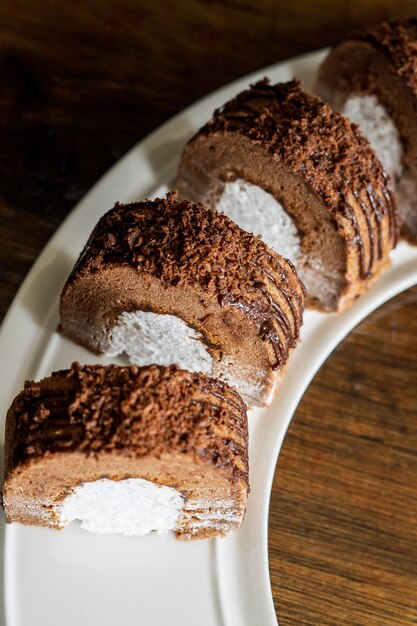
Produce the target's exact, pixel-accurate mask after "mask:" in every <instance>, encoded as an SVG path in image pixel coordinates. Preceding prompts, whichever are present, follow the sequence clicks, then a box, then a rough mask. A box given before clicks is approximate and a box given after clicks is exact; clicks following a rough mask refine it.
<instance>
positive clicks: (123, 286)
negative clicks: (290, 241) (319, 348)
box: [61, 193, 303, 405]
mask: <svg viewBox="0 0 417 626" xmlns="http://www.w3.org/2000/svg"><path fill="white" fill-rule="evenodd" d="M302 311H303V287H302V285H301V283H300V281H299V279H298V278H297V275H296V273H295V271H294V268H293V267H292V265H291V264H290V263H289V262H288V261H286V260H285V259H283V258H281V257H280V256H279V255H278V254H275V253H274V252H273V251H272V250H270V249H269V248H268V247H267V246H266V245H265V244H264V243H263V242H262V241H260V239H258V238H257V237H254V236H253V235H251V234H249V233H246V232H245V231H243V230H241V229H240V228H238V227H237V226H236V224H234V223H233V222H232V221H231V220H230V219H229V218H228V217H226V216H225V215H220V214H218V213H215V212H214V211H210V210H208V209H206V208H205V207H204V206H203V205H202V204H194V203H191V202H188V201H183V202H179V201H178V200H177V197H176V194H175V193H170V194H168V196H167V198H166V199H157V200H154V201H144V202H137V203H134V204H128V205H120V204H118V205H116V206H115V207H114V209H112V210H111V211H109V212H108V213H107V214H106V215H105V216H104V217H103V218H102V219H101V220H100V221H99V223H98V225H97V226H96V228H95V230H94V231H93V233H92V235H91V237H90V240H89V241H88V243H87V245H86V247H85V249H84V251H83V252H82V254H81V256H80V259H79V260H78V262H77V264H76V266H75V268H74V270H73V272H72V273H71V275H70V277H69V279H68V281H67V284H66V285H65V287H64V290H63V293H62V296H61V331H62V332H63V333H64V334H65V335H66V336H68V337H69V338H71V339H73V340H75V341H77V342H79V343H81V344H83V345H84V346H86V347H87V348H89V349H90V350H92V351H93V352H96V353H99V354H106V355H109V356H115V355H118V354H121V353H123V352H125V353H126V354H127V355H128V357H129V359H130V361H131V362H133V363H136V364H138V365H149V364H151V363H158V364H160V365H169V364H171V363H176V364H177V365H179V366H180V367H182V368H184V369H188V370H191V371H201V372H204V373H206V374H209V375H212V376H215V377H217V378H220V379H221V380H224V381H226V382H229V383H230V384H232V385H233V386H235V387H236V388H237V390H238V392H239V393H240V394H241V395H242V396H243V397H244V399H245V401H246V402H247V403H248V404H250V405H263V404H266V403H268V402H269V400H270V399H271V396H272V393H273V390H274V386H275V383H276V380H277V374H278V373H279V371H280V370H281V369H282V367H283V366H284V364H285V362H286V360H287V358H288V355H289V353H290V351H291V349H292V348H293V347H294V346H295V345H296V342H297V339H298V336H299V328H300V324H301V321H302Z"/></svg>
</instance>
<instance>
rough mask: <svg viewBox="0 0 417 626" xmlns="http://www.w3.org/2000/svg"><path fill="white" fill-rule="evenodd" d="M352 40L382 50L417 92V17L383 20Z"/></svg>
mask: <svg viewBox="0 0 417 626" xmlns="http://www.w3.org/2000/svg"><path fill="white" fill-rule="evenodd" d="M350 39H351V40H357V41H364V42H366V43H369V44H371V45H372V46H374V48H377V49H378V50H380V51H381V52H382V53H383V54H384V55H385V56H386V58H387V59H388V61H389V62H390V63H391V65H392V66H393V68H394V70H395V72H396V73H397V74H398V75H399V76H401V77H403V78H404V79H405V80H406V82H407V84H408V86H409V87H410V89H412V90H413V91H414V93H416V94H417V19H416V18H411V19H408V20H403V21H400V20H393V21H390V22H383V23H382V24H380V25H379V26H377V27H376V28H373V29H370V30H368V31H366V32H364V33H358V34H355V35H353V36H352V37H351V38H350Z"/></svg>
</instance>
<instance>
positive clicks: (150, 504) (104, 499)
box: [58, 478, 184, 535]
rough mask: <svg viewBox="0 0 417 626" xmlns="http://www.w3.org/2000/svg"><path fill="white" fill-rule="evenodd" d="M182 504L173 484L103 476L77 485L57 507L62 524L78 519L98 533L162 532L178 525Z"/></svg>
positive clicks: (135, 533)
mask: <svg viewBox="0 0 417 626" xmlns="http://www.w3.org/2000/svg"><path fill="white" fill-rule="evenodd" d="M183 506H184V498H183V496H182V495H181V494H180V493H179V491H177V490H176V489H173V488H172V487H166V486H163V485H157V484H155V483H152V482H150V481H148V480H143V479H141V478H127V479H125V480H119V481H114V480H108V479H107V478H103V479H101V480H96V481H93V482H87V483H82V484H81V485H79V486H78V487H75V489H74V490H73V492H72V493H71V494H70V495H68V496H67V497H66V498H65V500H64V501H63V502H62V504H61V505H60V507H59V509H58V514H59V524H60V525H61V526H65V525H66V524H69V523H70V522H71V521H72V520H75V519H78V520H81V527H82V528H84V529H85V530H88V531H90V532H95V533H123V534H124V535H146V534H147V533H149V532H152V531H156V532H158V533H162V532H166V531H169V530H174V529H175V527H176V525H177V522H178V519H179V517H180V514H181V511H182V509H183Z"/></svg>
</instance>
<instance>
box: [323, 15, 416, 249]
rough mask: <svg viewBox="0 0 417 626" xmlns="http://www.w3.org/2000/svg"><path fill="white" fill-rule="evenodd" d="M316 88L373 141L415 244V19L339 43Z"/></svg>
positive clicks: (407, 235) (407, 233) (405, 232)
mask: <svg viewBox="0 0 417 626" xmlns="http://www.w3.org/2000/svg"><path fill="white" fill-rule="evenodd" d="M316 91H317V93H318V94H319V95H320V96H321V97H322V98H324V99H325V100H326V101H327V102H329V103H330V104H331V105H332V106H333V107H334V108H336V109H337V110H339V111H341V112H342V113H343V114H344V115H346V116H347V117H349V118H350V119H351V120H352V122H355V123H356V124H358V125H359V127H360V129H361V131H362V133H363V134H364V135H365V137H366V138H367V139H368V140H369V142H370V143H371V145H372V147H373V148H374V150H375V152H376V154H377V156H378V158H379V160H380V161H381V163H382V165H383V167H384V169H385V171H386V172H387V173H388V174H389V175H390V176H391V177H392V178H393V180H394V182H395V188H396V195H397V203H398V210H399V213H400V216H401V219H402V222H403V226H402V230H403V235H404V237H405V238H406V239H408V240H409V241H410V243H414V244H417V20H416V19H411V20H408V21H404V22H398V21H396V22H390V23H388V22H385V23H383V24H381V25H380V26H378V27H377V28H375V29H374V30H370V31H368V32H365V33H362V34H358V35H354V36H352V37H351V38H350V39H348V40H347V41H344V42H343V43H341V44H340V45H337V46H336V47H335V48H334V49H333V50H332V51H331V52H330V54H329V55H328V56H327V58H326V59H325V61H324V62H323V64H322V66H321V68H320V70H319V73H318V78H317V85H316Z"/></svg>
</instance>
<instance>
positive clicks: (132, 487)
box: [3, 363, 249, 539]
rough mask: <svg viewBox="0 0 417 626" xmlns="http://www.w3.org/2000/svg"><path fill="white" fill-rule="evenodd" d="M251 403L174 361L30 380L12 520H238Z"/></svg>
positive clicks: (15, 409)
mask: <svg viewBox="0 0 417 626" xmlns="http://www.w3.org/2000/svg"><path fill="white" fill-rule="evenodd" d="M247 437H248V432H247V417H246V408H245V405H244V403H243V401H242V400H241V398H240V397H239V395H238V394H237V393H236V392H235V391H234V390H233V389H232V388H231V387H229V386H228V385H226V384H224V383H221V382H220V381H218V380H214V379H211V378H208V377H207V376H205V375H204V374H192V373H190V372H186V371H181V370H179V369H178V368H177V367H176V366H170V367H159V366H156V365H152V366H150V367H143V368H140V367H138V366H134V365H132V366H130V367H119V366H114V365H109V366H99V365H91V366H80V365H78V364H77V363H75V364H73V365H72V367H71V369H70V370H63V371H59V372H55V373H53V374H52V376H50V377H48V378H44V379H43V380H41V381H40V382H33V381H28V382H27V383H26V384H25V388H24V390H23V391H22V392H21V393H20V394H19V395H18V396H17V397H16V398H15V400H14V402H13V404H12V405H11V407H10V409H9V412H8V414H7V421H6V460H5V464H6V467H5V482H4V490H3V500H4V507H5V511H6V519H7V522H9V523H10V522H20V523H22V524H30V525H37V526H47V527H52V528H58V529H60V528H63V527H64V526H66V525H67V524H68V523H69V522H71V521H72V520H74V519H79V520H81V521H82V527H83V528H85V529H86V530H89V531H92V532H98V533H124V534H125V535H144V534H146V533H148V532H151V531H157V532H164V531H168V530H173V531H175V533H176V535H177V537H178V538H180V539H194V538H196V539H197V538H198V539H199V538H205V537H213V536H218V535H220V536H221V535H225V534H227V533H229V532H230V531H232V530H235V529H237V528H239V526H240V525H241V523H242V520H243V516H244V513H245V506H246V499H247V494H248V490H249V485H248V456H247Z"/></svg>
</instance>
